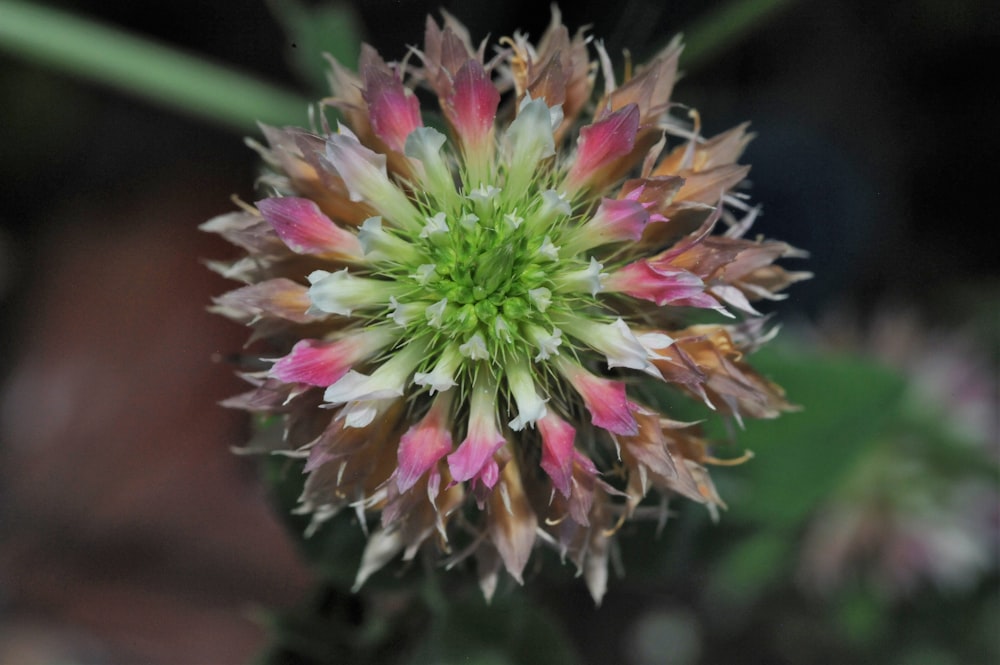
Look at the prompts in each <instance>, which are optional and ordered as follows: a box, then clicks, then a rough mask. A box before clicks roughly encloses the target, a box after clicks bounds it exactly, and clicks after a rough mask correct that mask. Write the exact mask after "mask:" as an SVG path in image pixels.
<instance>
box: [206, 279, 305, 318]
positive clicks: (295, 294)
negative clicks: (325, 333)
mask: <svg viewBox="0 0 1000 665" xmlns="http://www.w3.org/2000/svg"><path fill="white" fill-rule="evenodd" d="M311 304H312V302H311V301H310V300H309V290H308V288H307V287H305V286H303V285H301V284H298V283H296V282H293V281H292V280H290V279H285V278H284V277H278V278H276V279H269V280H267V281H264V282H259V283H257V284H251V285H250V286H244V287H241V288H238V289H236V290H234V291H229V292H227V293H224V294H222V295H221V296H219V297H218V298H216V299H215V306H214V307H213V310H214V311H217V312H219V313H220V314H223V315H225V316H228V317H230V318H232V319H235V320H238V321H246V322H248V323H252V322H254V321H256V320H257V319H260V318H263V317H267V318H279V319H285V320H288V321H292V322H294V323H310V322H313V321H317V320H319V317H317V316H314V315H312V314H309V313H308V310H309V307H310V305H311Z"/></svg>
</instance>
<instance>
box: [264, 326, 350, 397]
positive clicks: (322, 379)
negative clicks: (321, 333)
mask: <svg viewBox="0 0 1000 665" xmlns="http://www.w3.org/2000/svg"><path fill="white" fill-rule="evenodd" d="M356 347H357V342H356V341H354V340H353V339H352V338H347V339H343V340H340V341H339V342H324V341H321V340H316V339H304V340H302V341H300V342H298V343H296V344H295V346H293V347H292V352H291V353H289V354H288V355H287V356H285V357H284V358H281V359H280V360H278V361H277V362H276V363H274V365H273V366H272V367H271V371H270V372H269V374H270V375H271V376H273V377H274V378H276V379H280V380H282V381H284V382H285V383H306V384H309V385H311V386H323V387H326V386H329V385H331V384H333V383H336V382H337V381H338V380H339V379H340V378H341V377H342V376H344V374H346V373H347V371H348V370H349V369H351V367H352V366H353V365H354V363H355V362H357V361H358V360H359V358H358V357H357V356H358V354H357V352H356Z"/></svg>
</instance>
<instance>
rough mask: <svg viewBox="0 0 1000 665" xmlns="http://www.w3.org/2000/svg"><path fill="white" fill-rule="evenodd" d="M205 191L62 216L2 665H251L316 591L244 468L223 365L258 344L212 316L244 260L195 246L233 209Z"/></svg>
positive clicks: (7, 508)
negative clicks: (269, 616)
mask: <svg viewBox="0 0 1000 665" xmlns="http://www.w3.org/2000/svg"><path fill="white" fill-rule="evenodd" d="M198 175H199V177H202V174H198ZM190 176H191V173H187V174H180V173H175V174H174V175H173V176H166V177H163V178H160V179H157V180H155V181H153V182H155V184H153V183H150V184H148V185H146V186H143V187H140V188H138V189H137V190H136V191H134V192H133V193H132V194H130V195H127V196H123V197H122V198H116V199H115V200H112V201H107V202H103V203H102V204H101V205H100V206H94V207H87V206H84V207H79V206H73V207H71V208H69V209H64V210H57V211H55V214H56V215H57V216H58V217H60V218H61V221H60V224H59V225H58V229H52V230H51V231H50V232H48V233H47V234H46V236H45V237H44V238H43V240H42V244H43V245H44V246H45V251H44V253H42V254H41V255H40V256H39V258H38V259H37V261H38V264H37V265H36V266H34V270H33V272H34V274H35V275H36V276H37V278H36V279H35V280H34V281H33V284H32V285H31V286H30V287H29V288H30V290H29V292H28V293H26V294H23V295H24V300H25V301H26V302H27V303H29V305H28V306H26V307H24V308H23V309H24V314H23V317H22V320H21V321H20V324H19V326H18V327H19V338H20V342H19V343H18V346H19V349H20V353H19V358H18V360H17V361H16V362H15V363H13V366H12V367H11V371H10V374H9V377H8V379H7V381H6V385H5V386H4V388H3V393H2V406H0V408H2V411H0V417H2V420H0V437H2V441H3V447H2V450H0V455H2V457H0V459H2V467H0V483H2V488H3V490H2V491H3V510H2V520H3V527H2V532H0V589H2V596H0V597H2V602H3V610H4V611H3V614H0V662H4V663H18V664H27V663H43V662H44V663H52V662H61V663H65V662H107V663H124V662H144V663H237V662H248V661H249V660H250V659H251V657H252V656H253V654H254V653H255V652H257V651H258V650H259V649H260V648H261V647H262V645H263V640H264V637H265V634H264V626H263V623H262V621H261V612H262V610H263V609H264V608H280V607H287V606H289V605H291V604H293V603H295V602H296V601H297V600H299V599H301V597H302V595H303V593H304V591H305V590H306V589H307V587H308V584H309V574H308V573H307V571H306V570H305V568H304V565H303V564H302V563H301V562H300V560H299V559H298V557H297V555H296V553H295V552H294V550H293V545H292V544H291V541H290V539H289V538H288V537H287V535H286V534H285V533H284V532H283V528H282V526H281V525H280V524H279V523H278V520H277V519H276V517H275V516H274V515H273V514H272V512H271V510H270V508H269V506H268V502H267V499H266V497H265V496H264V492H263V490H262V489H261V485H260V483H259V481H258V479H257V477H256V474H255V470H254V466H253V462H252V461H251V460H248V459H246V458H241V457H237V456H235V455H233V454H232V453H231V452H230V447H231V446H236V445H241V444H242V443H243V442H244V439H245V436H246V422H245V418H244V417H243V415H242V414H240V413H236V412H231V411H227V410H225V409H223V408H222V407H220V406H219V405H218V401H219V400H220V399H222V398H224V397H227V396H229V395H232V394H234V393H236V392H238V391H240V390H241V383H240V382H239V381H238V380H237V379H235V378H234V377H233V376H232V372H231V371H230V368H228V367H226V366H224V365H222V364H220V363H218V362H216V363H213V362H212V358H213V356H218V355H221V354H225V353H228V352H231V351H233V350H236V349H238V348H239V347H240V346H241V344H242V342H243V339H244V337H245V333H244V331H243V330H241V329H240V328H239V327H238V326H236V325H233V324H231V323H229V322H227V321H224V320H222V319H221V318H219V317H215V316H212V315H210V314H209V313H207V312H206V311H205V307H206V304H207V303H208V302H209V300H210V296H211V295H213V294H218V293H220V292H221V291H223V290H224V289H225V288H226V284H225V283H224V282H223V280H221V279H220V278H217V277H215V276H214V275H213V274H211V273H210V272H209V271H208V270H207V269H206V268H205V267H204V266H203V265H201V264H200V263H199V257H201V258H205V257H220V256H225V255H226V252H228V249H227V248H226V247H224V246H222V245H221V244H220V243H217V241H216V240H215V239H214V238H210V237H208V236H206V235H205V234H200V233H199V232H198V231H197V230H196V228H195V227H196V223H197V222H198V221H199V220H202V219H207V218H208V217H209V216H211V215H212V214H213V213H217V212H222V211H225V210H226V209H227V208H228V195H229V194H230V193H231V192H229V191H227V190H226V186H225V183H224V182H221V181H218V182H211V181H209V182H206V181H205V180H201V181H199V182H197V183H192V182H191V181H190ZM178 192H184V195H183V196H178Z"/></svg>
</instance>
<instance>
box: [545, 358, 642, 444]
mask: <svg viewBox="0 0 1000 665" xmlns="http://www.w3.org/2000/svg"><path fill="white" fill-rule="evenodd" d="M558 368H559V371H560V372H562V374H563V376H565V377H566V378H567V379H568V380H569V382H570V384H571V385H572V386H573V388H574V389H575V390H576V391H577V392H578V393H579V394H580V397H582V398H583V403H584V404H585V405H586V407H587V410H588V411H590V421H591V422H592V423H593V424H594V425H596V426H598V427H601V428H603V429H606V430H608V431H609V432H612V433H614V434H621V435H626V436H631V435H633V434H635V433H636V432H638V431H639V425H638V424H637V423H636V421H635V417H634V416H633V415H632V411H633V406H632V403H631V402H629V401H628V397H627V396H626V395H625V384H624V383H622V382H621V381H612V380H611V379H602V378H600V377H597V376H594V375H593V374H591V373H590V372H588V371H587V370H585V369H583V368H582V367H580V366H579V365H575V364H573V363H572V362H570V361H567V360H561V361H560V362H559V363H558Z"/></svg>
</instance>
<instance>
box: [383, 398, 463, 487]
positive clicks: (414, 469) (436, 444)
mask: <svg viewBox="0 0 1000 665" xmlns="http://www.w3.org/2000/svg"><path fill="white" fill-rule="evenodd" d="M449 394H450V393H442V395H441V396H439V397H438V399H436V400H434V404H433V406H431V410H430V411H428V412H427V415H426V416H424V418H423V420H421V421H420V422H419V423H417V424H416V425H414V426H413V427H411V428H410V429H409V430H407V432H406V434H404V435H403V437H402V438H401V439H400V440H399V452H398V457H399V470H398V472H397V474H396V485H397V487H398V488H399V491H400V492H405V491H407V490H408V489H410V488H411V487H413V485H414V484H416V482H417V481H418V480H420V478H421V476H423V475H424V473H426V472H427V471H428V470H429V469H430V468H431V467H433V466H434V465H435V464H437V461H438V460H439V459H441V458H442V457H444V456H445V455H446V454H448V452H449V451H451V430H450V429H449V428H448V422H447V418H448V406H449V404H450V398H449V397H447V396H448V395H449Z"/></svg>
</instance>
